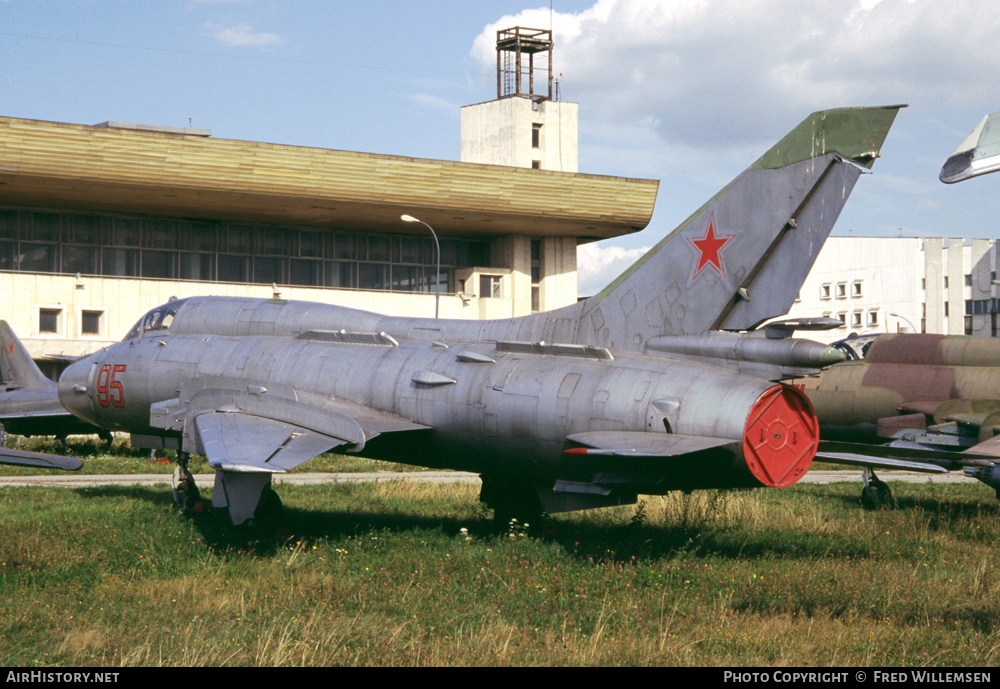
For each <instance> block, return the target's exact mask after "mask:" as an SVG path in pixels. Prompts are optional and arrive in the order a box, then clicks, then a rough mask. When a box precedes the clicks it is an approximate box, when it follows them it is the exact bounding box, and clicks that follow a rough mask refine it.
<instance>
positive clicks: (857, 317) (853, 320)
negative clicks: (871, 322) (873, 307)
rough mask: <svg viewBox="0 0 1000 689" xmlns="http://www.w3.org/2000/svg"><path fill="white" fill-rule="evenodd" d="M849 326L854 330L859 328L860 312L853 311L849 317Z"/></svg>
mask: <svg viewBox="0 0 1000 689" xmlns="http://www.w3.org/2000/svg"><path fill="white" fill-rule="evenodd" d="M851 326H852V327H855V328H860V327H861V312H860V311H855V312H854V313H853V314H852V317H851Z"/></svg>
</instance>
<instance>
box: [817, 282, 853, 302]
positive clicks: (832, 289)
mask: <svg viewBox="0 0 1000 689" xmlns="http://www.w3.org/2000/svg"><path fill="white" fill-rule="evenodd" d="M862 284H863V281H862V280H855V281H854V282H852V283H850V285H848V283H847V282H837V283H833V282H824V283H823V284H822V285H820V287H819V298H820V299H833V298H834V297H836V298H837V299H847V296H848V287H849V288H850V290H849V291H850V296H851V297H852V298H857V297H861V296H864V293H863V290H862V288H861V286H862Z"/></svg>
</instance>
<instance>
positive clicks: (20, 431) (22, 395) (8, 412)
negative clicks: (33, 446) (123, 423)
mask: <svg viewBox="0 0 1000 689" xmlns="http://www.w3.org/2000/svg"><path fill="white" fill-rule="evenodd" d="M98 431H100V432H101V433H102V434H107V433H108V431H106V430H104V429H98V428H95V427H94V426H92V425H91V424H89V423H87V422H86V421H83V420H82V419H79V418H77V417H75V416H73V415H72V414H70V413H69V412H68V411H66V409H65V408H64V407H63V406H62V404H61V403H60V402H59V393H58V388H57V386H56V382H55V381H54V380H49V379H48V378H46V377H45V375H44V374H43V373H42V372H41V370H40V369H39V368H38V366H37V365H36V364H35V362H34V360H32V358H31V355H29V354H28V350H27V349H25V348H24V345H23V344H21V340H19V339H18V337H17V335H15V334H14V331H13V330H11V328H10V325H9V324H8V323H7V321H0V464H16V465H21V466H31V467H42V468H46V469H69V470H75V469H79V468H80V467H81V466H83V462H81V461H80V460H78V459H75V458H73V457H59V456H54V455H45V454H41V453H37V452H25V451H22V450H14V449H11V448H8V447H6V443H7V433H14V434H16V435H54V436H56V437H58V438H60V439H61V440H64V441H65V439H66V436H68V435H73V434H78V433H84V434H89V433H97V432H98Z"/></svg>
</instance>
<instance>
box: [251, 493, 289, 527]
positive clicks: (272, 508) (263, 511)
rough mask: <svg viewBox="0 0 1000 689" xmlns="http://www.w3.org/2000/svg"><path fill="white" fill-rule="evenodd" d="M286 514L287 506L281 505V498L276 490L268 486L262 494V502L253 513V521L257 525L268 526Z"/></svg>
mask: <svg viewBox="0 0 1000 689" xmlns="http://www.w3.org/2000/svg"><path fill="white" fill-rule="evenodd" d="M284 514H285V506H284V505H282V504H281V498H280V497H279V496H278V494H277V493H276V492H275V490H274V488H272V487H271V486H267V487H265V488H264V490H263V491H262V492H261V494H260V502H258V503H257V509H256V510H254V513H253V521H254V523H255V524H256V525H262V524H263V525H267V524H270V523H273V522H276V521H278V520H279V519H281V518H282V517H283V516H284Z"/></svg>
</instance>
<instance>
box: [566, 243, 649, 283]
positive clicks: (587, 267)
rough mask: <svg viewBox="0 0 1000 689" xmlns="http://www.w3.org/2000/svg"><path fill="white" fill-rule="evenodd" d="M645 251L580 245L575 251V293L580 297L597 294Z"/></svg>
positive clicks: (595, 244)
mask: <svg viewBox="0 0 1000 689" xmlns="http://www.w3.org/2000/svg"><path fill="white" fill-rule="evenodd" d="M647 251H649V247H648V246H644V247H641V248H639V249H624V248H622V247H620V246H600V245H598V244H597V243H591V244H581V245H580V246H578V247H577V249H576V269H577V274H576V277H577V293H578V294H579V295H580V296H591V295H593V294H597V293H598V292H600V291H601V290H602V289H604V287H605V286H606V285H607V284H608V283H609V282H611V281H612V280H614V279H615V278H616V277H618V276H619V275H621V274H622V273H623V272H624V271H625V269H626V268H628V267H629V266H630V265H632V264H633V263H635V262H636V261H637V260H639V258H640V257H641V256H642V255H643V254H644V253H646V252H647Z"/></svg>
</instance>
